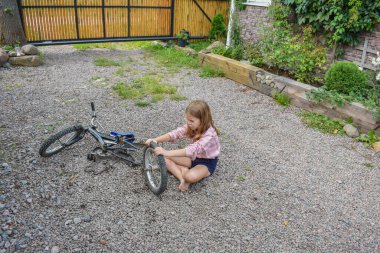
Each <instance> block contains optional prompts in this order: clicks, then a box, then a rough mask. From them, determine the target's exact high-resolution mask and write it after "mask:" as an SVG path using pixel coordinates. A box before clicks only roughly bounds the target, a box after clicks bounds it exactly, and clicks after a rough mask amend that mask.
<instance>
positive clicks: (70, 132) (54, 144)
mask: <svg viewBox="0 0 380 253" xmlns="http://www.w3.org/2000/svg"><path fill="white" fill-rule="evenodd" d="M83 136H84V128H83V127H82V126H80V125H79V126H72V127H69V128H66V129H64V130H62V131H60V132H58V133H56V134H54V135H52V136H51V137H50V138H49V139H47V140H46V141H45V142H44V143H42V145H41V148H40V150H39V154H40V155H41V156H43V157H50V156H52V155H54V154H57V153H58V152H60V151H61V150H63V149H64V148H66V147H68V146H71V145H73V144H74V143H76V142H78V141H79V140H81V139H82V138H83Z"/></svg>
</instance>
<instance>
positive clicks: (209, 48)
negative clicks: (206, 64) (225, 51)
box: [201, 41, 226, 54]
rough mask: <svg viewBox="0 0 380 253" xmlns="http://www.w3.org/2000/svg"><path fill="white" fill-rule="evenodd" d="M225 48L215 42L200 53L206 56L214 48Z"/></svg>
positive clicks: (218, 42)
mask: <svg viewBox="0 0 380 253" xmlns="http://www.w3.org/2000/svg"><path fill="white" fill-rule="evenodd" d="M225 46H226V45H224V43H223V42H220V41H215V42H213V43H212V44H211V45H210V46H208V47H207V48H205V49H203V50H201V53H204V54H208V53H211V52H212V50H213V49H214V48H217V47H225Z"/></svg>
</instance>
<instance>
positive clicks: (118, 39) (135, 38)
mask: <svg viewBox="0 0 380 253" xmlns="http://www.w3.org/2000/svg"><path fill="white" fill-rule="evenodd" d="M77 1H78V0H73V5H56V6H48V5H33V6H22V0H17V4H18V8H19V13H20V17H21V22H22V26H23V29H24V31H25V27H24V15H23V9H31V8H34V9H38V8H73V9H74V11H75V29H76V37H77V39H61V40H40V41H28V43H30V44H33V45H36V46H42V45H65V44H80V43H96V42H121V41H143V40H173V39H177V37H176V36H174V31H173V30H174V14H175V13H174V3H175V0H171V5H170V6H132V5H130V0H128V5H125V6H112V5H105V0H102V5H101V6H100V5H97V6H91V5H85V6H82V5H79V6H78V5H77ZM214 1H215V0H214ZM216 1H229V0H216ZM193 2H194V4H195V5H196V6H197V7H198V8H199V9H200V11H201V12H202V13H203V14H204V15H205V16H206V18H207V19H208V20H209V21H210V23H211V19H210V17H209V16H208V15H207V13H206V12H205V11H204V10H203V9H202V7H201V6H200V5H199V4H198V2H197V1H196V0H193ZM78 8H102V21H103V37H100V38H86V39H80V32H79V23H78ZM106 8H127V9H128V35H130V29H131V22H130V18H131V16H130V13H131V9H133V8H141V9H170V14H171V16H170V34H164V35H159V36H127V37H107V36H106V20H105V9H106ZM206 38H207V36H191V37H190V39H206Z"/></svg>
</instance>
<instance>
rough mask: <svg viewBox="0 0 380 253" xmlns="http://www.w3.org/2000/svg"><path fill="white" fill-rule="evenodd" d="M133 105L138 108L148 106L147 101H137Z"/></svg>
mask: <svg viewBox="0 0 380 253" xmlns="http://www.w3.org/2000/svg"><path fill="white" fill-rule="evenodd" d="M135 105H136V106H138V107H147V106H150V103H149V102H147V101H137V102H136V103H135Z"/></svg>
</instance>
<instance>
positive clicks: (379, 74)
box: [376, 72, 380, 81]
mask: <svg viewBox="0 0 380 253" xmlns="http://www.w3.org/2000/svg"><path fill="white" fill-rule="evenodd" d="M376 80H377V81H380V72H379V73H377V75H376Z"/></svg>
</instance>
